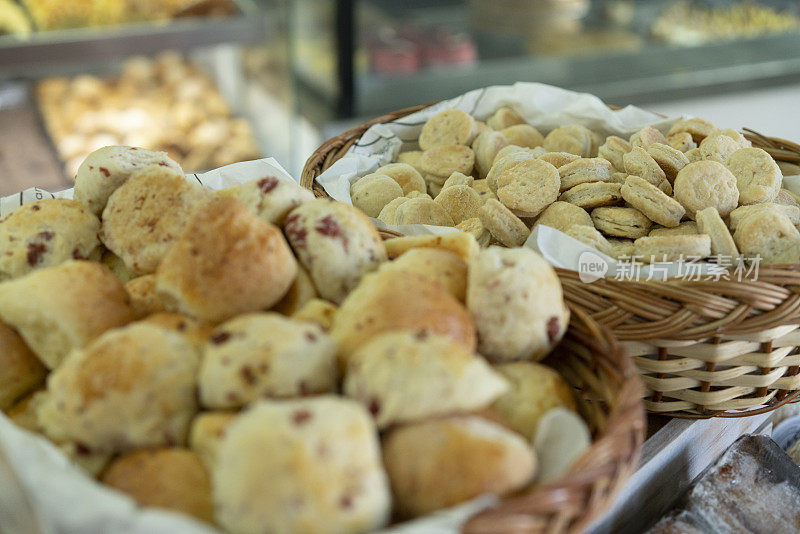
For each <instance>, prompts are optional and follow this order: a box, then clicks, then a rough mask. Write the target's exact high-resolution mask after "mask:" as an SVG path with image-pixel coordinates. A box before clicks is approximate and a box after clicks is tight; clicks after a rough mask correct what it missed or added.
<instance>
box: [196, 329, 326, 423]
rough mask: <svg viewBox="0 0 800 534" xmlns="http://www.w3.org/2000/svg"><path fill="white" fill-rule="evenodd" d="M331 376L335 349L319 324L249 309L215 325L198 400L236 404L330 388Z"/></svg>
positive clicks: (206, 351) (208, 403)
mask: <svg viewBox="0 0 800 534" xmlns="http://www.w3.org/2000/svg"><path fill="white" fill-rule="evenodd" d="M336 379H337V372H336V347H335V346H334V344H333V342H332V341H331V340H330V338H329V337H328V335H327V334H325V333H324V332H323V331H322V329H321V328H320V327H318V326H316V325H313V324H310V323H306V322H302V321H295V320H292V319H288V318H286V317H283V316H281V315H279V314H277V313H251V314H248V315H241V316H239V317H236V318H234V319H231V320H230V321H227V322H225V323H223V324H221V325H219V326H218V327H217V329H216V330H214V332H213V333H212V334H211V337H210V338H209V339H208V342H207V343H206V344H205V347H204V348H203V364H202V366H201V368H200V378H199V388H200V401H201V403H202V404H203V405H204V406H206V407H208V408H238V407H241V406H244V405H245V404H249V403H250V402H252V401H254V400H256V399H258V398H261V397H294V396H300V395H308V394H314V393H329V392H333V391H334V390H335V389H336Z"/></svg>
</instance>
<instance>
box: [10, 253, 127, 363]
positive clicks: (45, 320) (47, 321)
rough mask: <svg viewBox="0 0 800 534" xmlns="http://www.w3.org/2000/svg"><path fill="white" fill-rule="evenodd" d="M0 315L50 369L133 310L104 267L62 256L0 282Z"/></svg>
mask: <svg viewBox="0 0 800 534" xmlns="http://www.w3.org/2000/svg"><path fill="white" fill-rule="evenodd" d="M0 317H2V319H3V320H4V321H5V322H6V323H8V324H9V325H11V326H13V327H14V328H15V329H16V330H17V331H18V332H19V333H20V335H22V337H23V339H25V341H26V342H27V343H28V346H29V347H30V348H31V349H32V350H33V352H35V353H36V355H37V356H39V359H41V360H42V362H44V364H45V365H46V366H47V367H49V368H50V369H53V368H55V367H57V366H58V364H59V363H61V360H62V359H64V357H65V356H66V355H67V354H68V353H69V351H71V350H72V349H75V348H80V347H83V346H84V345H86V344H87V343H89V342H90V341H92V340H93V339H94V338H96V337H97V336H99V335H100V334H102V333H103V332H105V331H106V330H109V329H111V328H114V327H117V326H122V325H124V324H127V323H128V322H130V321H131V320H133V312H132V310H131V307H130V298H129V297H128V293H127V292H126V291H125V288H124V287H123V286H122V284H121V283H120V282H119V280H118V279H117V278H116V277H115V276H114V274H113V273H112V272H111V271H110V270H109V269H108V268H107V267H105V266H104V265H101V264H99V263H92V262H88V261H68V262H67V263H62V264H61V265H58V266H56V267H48V268H45V269H38V270H36V271H33V272H31V273H30V274H27V275H25V276H23V277H22V278H17V279H16V280H12V281H10V282H6V283H4V284H0Z"/></svg>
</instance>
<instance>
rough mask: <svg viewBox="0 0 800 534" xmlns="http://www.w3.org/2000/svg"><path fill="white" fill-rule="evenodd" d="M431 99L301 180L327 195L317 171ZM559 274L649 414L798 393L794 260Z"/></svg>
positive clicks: (333, 153)
mask: <svg viewBox="0 0 800 534" xmlns="http://www.w3.org/2000/svg"><path fill="white" fill-rule="evenodd" d="M429 105H430V104H428V105H423V106H417V107H413V108H407V109H404V110H400V111H396V112H393V113H389V114H387V115H384V116H382V117H378V118H375V119H372V120H370V121H367V122H365V123H363V124H361V125H359V126H356V127H354V128H351V129H350V130H347V131H346V132H344V133H342V134H341V135H339V136H337V137H334V138H333V139H330V140H328V141H326V142H325V143H323V144H322V146H320V147H319V148H318V149H317V150H316V152H315V153H314V154H313V155H312V156H311V158H309V159H308V161H307V162H306V165H305V168H304V169H303V173H302V176H301V183H302V185H303V186H304V187H307V188H308V189H311V190H313V191H314V193H315V194H316V195H317V196H327V195H326V193H325V191H324V190H323V189H322V187H321V186H320V185H319V184H317V183H316V181H315V179H316V177H317V176H319V175H320V174H321V173H322V172H323V171H324V170H325V169H327V168H328V167H330V166H331V165H332V164H333V163H334V162H335V161H336V160H338V159H340V158H341V157H342V156H344V154H345V153H346V152H347V150H348V149H349V148H350V147H351V146H352V145H353V143H354V142H355V141H356V140H358V139H359V138H360V137H361V136H362V135H363V133H364V132H365V131H366V130H367V129H368V128H369V127H370V126H372V125H373V124H378V123H385V122H391V121H394V120H396V119H399V118H401V117H404V116H406V115H409V114H411V113H414V112H415V111H418V110H420V109H424V108H426V107H428V106H429ZM746 136H747V138H748V139H750V140H751V141H752V142H753V146H756V147H760V148H763V149H764V150H766V151H767V152H769V153H770V154H772V156H773V158H775V159H776V160H778V161H787V162H792V163H798V162H800V145H797V144H795V143H792V142H790V141H786V140H783V139H774V138H768V137H765V136H762V135H760V134H758V133H756V132H753V131H749V130H748V131H747V133H746ZM383 232H384V234H385V235H387V236H388V235H392V232H387V231H383ZM395 235H396V234H395ZM558 274H559V277H560V278H561V281H562V283H563V285H564V291H565V294H566V297H567V300H568V301H569V302H570V304H571V306H572V307H573V308H580V309H583V310H585V311H586V312H588V313H589V314H590V315H591V316H592V317H593V318H594V319H596V320H597V321H598V322H599V323H601V324H603V325H606V326H608V327H610V328H611V329H612V331H613V332H614V334H616V336H617V338H618V339H620V340H621V341H622V342H623V344H624V345H625V346H626V348H627V349H628V352H630V353H631V355H632V356H633V357H634V360H635V362H636V364H637V366H638V367H639V371H640V373H641V374H642V377H643V379H644V384H645V387H646V398H645V407H646V408H647V410H649V411H650V412H653V413H661V414H664V415H672V416H678V417H713V416H723V417H741V416H746V415H753V414H756V413H762V412H764V411H768V410H772V409H775V408H777V407H778V406H780V405H782V404H785V403H787V402H790V401H793V400H795V399H796V398H797V397H798V395H800V374H798V371H799V370H800V354H798V345H800V265H789V266H770V267H768V268H767V267H762V268H761V269H760V272H759V273H758V276H757V280H756V279H753V278H754V277H753V276H752V275H751V276H750V277H746V278H745V279H744V280H743V281H738V280H735V281H724V280H723V281H681V280H669V281H666V282H631V281H616V280H613V279H602V280H598V281H596V282H594V283H591V284H585V283H583V282H581V281H580V280H579V279H578V276H577V273H575V272H573V271H567V270H561V269H559V270H558Z"/></svg>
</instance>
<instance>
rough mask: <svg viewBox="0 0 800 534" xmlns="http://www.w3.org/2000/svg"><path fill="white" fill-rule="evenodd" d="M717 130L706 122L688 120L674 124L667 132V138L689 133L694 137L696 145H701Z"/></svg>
mask: <svg viewBox="0 0 800 534" xmlns="http://www.w3.org/2000/svg"><path fill="white" fill-rule="evenodd" d="M716 130H717V127H716V126H714V125H713V124H711V123H710V122H708V121H706V120H703V119H697V118H695V119H686V120H682V121H678V122H676V123H675V124H673V125H672V128H670V129H669V132H667V136H671V135H673V134H677V133H688V134H689V135H691V136H692V139H693V140H694V142H695V143H700V142H701V141H702V140H703V139H705V138H706V137H708V136H709V135H711V134H712V133H713V132H714V131H716Z"/></svg>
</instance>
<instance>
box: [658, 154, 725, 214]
mask: <svg viewBox="0 0 800 534" xmlns="http://www.w3.org/2000/svg"><path fill="white" fill-rule="evenodd" d="M675 199H676V200H677V201H678V202H680V203H681V204H682V205H683V207H684V208H686V214H687V215H688V216H689V218H691V219H694V214H695V212H697V211H699V210H702V209H704V208H708V207H711V206H713V207H715V208H717V211H718V212H719V214H720V216H721V217H727V216H728V214H729V213H730V212H731V211H733V210H734V209H735V208H736V206H737V205H738V203H739V190H738V188H737V186H736V177H735V176H734V175H733V174H731V171H729V170H728V169H726V168H725V166H724V165H722V164H721V163H719V162H716V161H698V162H695V163H690V164H689V165H687V166H685V167H684V168H683V169H681V170H680V172H679V173H678V177H677V178H675ZM656 222H658V221H656ZM664 226H667V225H664Z"/></svg>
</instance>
